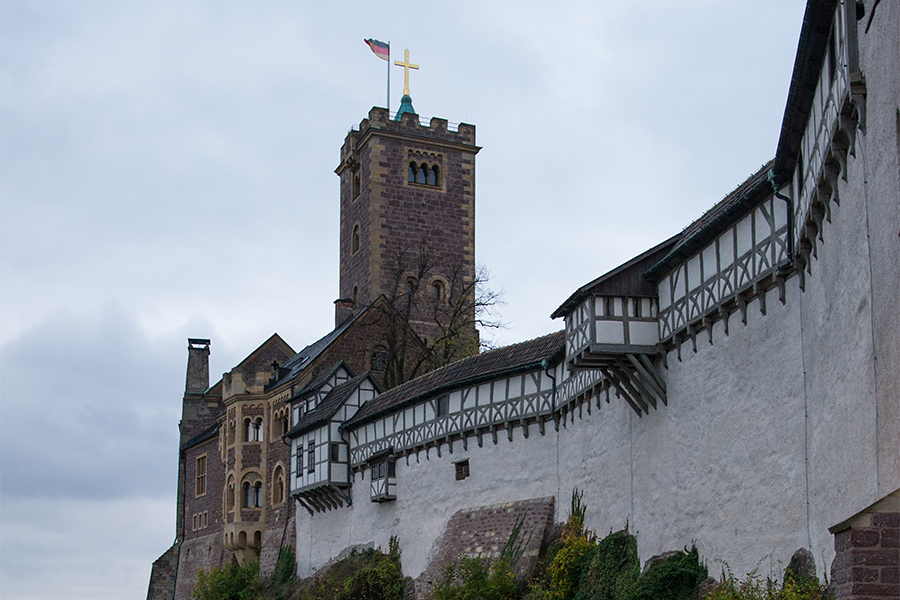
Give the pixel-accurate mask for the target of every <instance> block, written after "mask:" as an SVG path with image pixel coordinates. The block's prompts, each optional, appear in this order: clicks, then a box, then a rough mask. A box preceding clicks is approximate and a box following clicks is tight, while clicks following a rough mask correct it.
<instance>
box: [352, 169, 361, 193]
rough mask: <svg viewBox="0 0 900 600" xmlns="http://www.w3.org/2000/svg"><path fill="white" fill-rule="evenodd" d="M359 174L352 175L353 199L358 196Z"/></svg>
mask: <svg viewBox="0 0 900 600" xmlns="http://www.w3.org/2000/svg"><path fill="white" fill-rule="evenodd" d="M359 188H360V185H359V173H354V174H353V198H356V197H357V196H359Z"/></svg>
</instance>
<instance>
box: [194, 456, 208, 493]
mask: <svg viewBox="0 0 900 600" xmlns="http://www.w3.org/2000/svg"><path fill="white" fill-rule="evenodd" d="M196 475H197V479H196V483H195V486H194V495H195V496H204V495H206V454H204V455H202V456H198V457H197V472H196Z"/></svg>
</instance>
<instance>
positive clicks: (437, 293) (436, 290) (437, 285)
mask: <svg viewBox="0 0 900 600" xmlns="http://www.w3.org/2000/svg"><path fill="white" fill-rule="evenodd" d="M432 292H433V294H434V301H435V302H440V301H441V300H443V299H444V284H443V283H442V282H441V281H435V282H434V284H433V286H432Z"/></svg>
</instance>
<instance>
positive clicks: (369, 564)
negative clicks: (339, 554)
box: [301, 537, 405, 600]
mask: <svg viewBox="0 0 900 600" xmlns="http://www.w3.org/2000/svg"><path fill="white" fill-rule="evenodd" d="M404 591H405V583H404V581H403V573H402V571H401V568H400V545H399V544H398V543H397V539H396V538H394V537H392V538H391V541H390V547H389V549H388V553H387V554H385V553H383V552H382V551H381V549H380V548H379V549H378V550H374V549H371V548H369V549H366V550H363V551H362V552H357V551H355V550H354V551H353V552H351V553H350V556H348V557H347V558H345V559H344V560H341V561H338V562H336V563H335V564H333V565H331V566H330V567H328V568H327V569H325V570H324V571H323V572H322V573H320V574H319V575H317V576H316V578H315V579H314V580H313V581H312V583H311V584H309V585H308V586H306V587H305V589H304V590H303V593H302V595H301V597H302V598H303V600H403V595H404Z"/></svg>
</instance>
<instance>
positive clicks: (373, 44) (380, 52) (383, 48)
mask: <svg viewBox="0 0 900 600" xmlns="http://www.w3.org/2000/svg"><path fill="white" fill-rule="evenodd" d="M366 44H368V45H369V48H371V49H372V52H374V53H375V55H376V56H377V57H378V58H380V59H381V60H388V61H389V60H391V45H390V44H385V43H384V42H379V41H378V40H373V39H368V40H366Z"/></svg>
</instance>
